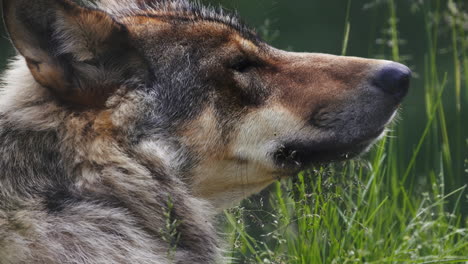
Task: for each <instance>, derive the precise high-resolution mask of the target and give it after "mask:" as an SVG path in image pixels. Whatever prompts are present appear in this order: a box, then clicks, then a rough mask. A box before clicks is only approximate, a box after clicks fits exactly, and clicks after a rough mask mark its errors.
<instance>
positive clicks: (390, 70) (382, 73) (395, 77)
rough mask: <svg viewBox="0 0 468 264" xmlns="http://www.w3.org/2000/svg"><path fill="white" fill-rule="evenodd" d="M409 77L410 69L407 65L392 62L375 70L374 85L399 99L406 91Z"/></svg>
mask: <svg viewBox="0 0 468 264" xmlns="http://www.w3.org/2000/svg"><path fill="white" fill-rule="evenodd" d="M410 79H411V70H410V69H409V68H408V67H406V66H405V65H403V64H400V63H396V62H392V63H390V64H388V65H386V66H385V67H384V68H382V69H381V70H379V72H377V74H376V76H375V78H374V85H375V86H377V87H378V88H379V89H381V90H383V91H384V92H385V93H387V94H390V95H392V96H394V97H395V98H396V99H398V100H401V99H403V97H405V96H406V94H407V93H408V89H409V84H410Z"/></svg>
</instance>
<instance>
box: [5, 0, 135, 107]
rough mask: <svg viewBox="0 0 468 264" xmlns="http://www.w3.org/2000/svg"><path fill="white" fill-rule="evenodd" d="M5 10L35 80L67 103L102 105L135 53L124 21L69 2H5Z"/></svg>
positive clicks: (46, 0) (49, 0)
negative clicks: (131, 47)
mask: <svg viewBox="0 0 468 264" xmlns="http://www.w3.org/2000/svg"><path fill="white" fill-rule="evenodd" d="M3 14H4V20H5V24H6V28H7V30H8V32H9V35H10V38H11V40H12V42H13V44H14V46H15V47H16V49H17V50H18V52H19V53H20V54H21V55H23V56H24V57H25V59H26V62H27V64H28V67H29V69H30V71H31V73H32V75H33V76H34V78H35V79H36V81H37V82H39V83H40V84H41V85H42V86H44V87H47V88H49V89H50V90H51V92H53V93H54V94H55V95H57V96H58V97H59V99H61V100H62V101H64V102H65V103H68V104H75V105H79V106H98V105H103V104H104V103H105V101H106V99H107V97H108V96H109V95H110V94H111V93H112V92H113V90H115V89H116V87H117V86H118V83H119V81H121V80H119V79H120V78H122V76H123V75H125V73H124V72H122V71H124V68H125V67H124V65H126V62H125V61H124V60H125V59H129V58H128V56H133V55H134V54H132V55H129V53H131V52H130V50H131V49H130V48H129V43H128V34H127V31H126V28H125V27H124V26H123V25H121V24H119V23H117V22H115V21H114V20H113V18H112V17H111V16H110V15H108V14H107V13H105V12H103V11H100V10H95V9H91V8H86V7H83V6H79V5H77V4H75V3H73V2H71V1H70V0H34V1H31V0H3ZM131 61H135V60H134V59H133V60H131Z"/></svg>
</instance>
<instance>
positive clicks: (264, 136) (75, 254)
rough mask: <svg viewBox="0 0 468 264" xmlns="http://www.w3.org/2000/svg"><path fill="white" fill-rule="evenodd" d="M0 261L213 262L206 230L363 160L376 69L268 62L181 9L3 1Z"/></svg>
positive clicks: (254, 47) (252, 45)
mask: <svg viewBox="0 0 468 264" xmlns="http://www.w3.org/2000/svg"><path fill="white" fill-rule="evenodd" d="M3 10H4V20H5V23H6V26H7V29H8V32H9V34H10V38H11V40H12V43H13V45H14V46H15V47H16V49H17V51H18V55H17V56H16V57H15V58H14V59H13V60H12V61H11V62H10V65H9V68H8V70H7V71H6V72H5V73H4V74H3V78H2V85H1V90H0V263H5V264H8V263H153V264H164V263H220V262H224V260H223V256H222V251H221V249H220V248H221V247H220V242H219V241H218V238H217V236H216V232H215V228H214V227H213V217H214V215H215V214H216V213H217V212H219V211H220V210H222V209H224V208H227V207H229V206H231V205H233V204H235V203H236V202H238V201H240V200H241V199H243V198H245V197H247V196H249V195H250V194H253V193H256V192H259V191H260V190H262V189H263V188H265V187H266V186H268V185H269V184H271V183H272V182H274V181H276V180H278V179H280V178H282V177H287V176H291V175H294V174H295V173H296V172H297V171H299V170H301V169H304V168H307V167H308V166H310V165H311V164H314V163H318V162H331V161H334V160H341V159H344V158H348V157H352V156H354V155H357V154H359V153H361V152H362V151H364V150H365V149H367V148H368V147H369V146H370V145H371V144H372V142H373V141H374V140H375V139H376V138H378V137H379V136H380V135H381V134H382V131H383V129H384V127H385V125H386V124H388V122H389V121H390V120H391V119H392V118H393V116H394V113H395V111H396V109H397V107H398V104H399V103H400V101H401V99H395V98H393V97H392V96H390V95H388V94H386V93H385V92H383V91H381V90H379V89H378V88H376V87H375V84H374V83H373V82H372V76H374V75H375V73H376V72H378V71H379V70H381V69H382V68H383V67H385V66H386V65H389V64H391V62H388V61H379V60H368V59H361V58H345V57H337V56H331V55H324V54H306V53H291V52H285V51H280V50H276V49H274V48H272V47H270V46H268V44H266V43H264V42H263V41H262V40H261V39H260V38H259V37H258V36H257V35H256V33H255V32H254V31H253V30H251V29H249V28H248V27H247V26H245V25H244V24H242V23H241V22H240V21H239V19H238V18H237V17H236V16H235V15H234V16H233V15H228V14H225V12H224V11H222V10H221V9H213V8H205V7H202V6H201V5H199V4H193V3H189V2H188V1H185V0H101V1H71V0H37V1H34V2H30V1H28V0H4V1H3Z"/></svg>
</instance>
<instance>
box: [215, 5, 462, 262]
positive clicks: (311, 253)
mask: <svg viewBox="0 0 468 264" xmlns="http://www.w3.org/2000/svg"><path fill="white" fill-rule="evenodd" d="M343 2H344V1H343ZM400 2H402V0H380V1H374V2H372V3H370V4H367V5H366V6H365V8H366V9H367V10H371V9H373V8H380V9H382V8H383V9H385V10H386V12H387V13H386V17H383V18H382V19H387V21H388V22H387V26H386V27H385V29H384V30H383V31H382V33H381V34H379V38H378V41H377V43H380V44H381V45H379V46H378V47H377V48H375V49H374V50H375V51H376V52H374V53H373V56H374V57H385V58H386V59H391V60H395V61H400V62H404V63H408V64H410V65H411V63H412V61H411V60H412V59H413V58H411V57H409V56H405V54H402V53H401V47H402V46H403V45H404V44H405V41H403V40H402V38H401V37H400V32H399V29H400V28H399V26H400V20H399V17H398V11H399V9H398V5H397V3H400ZM356 4H357V3H355V2H351V1H350V0H349V1H348V5H347V11H346V10H345V11H346V12H344V13H343V14H344V15H345V17H346V21H345V30H344V37H343V39H344V40H343V47H342V50H341V52H342V53H343V54H346V51H347V45H348V43H349V41H350V36H352V34H353V31H352V27H353V23H352V21H351V20H350V19H352V18H350V16H349V14H350V13H349V9H350V8H352V7H353V5H356ZM360 4H361V5H362V3H360ZM343 6H344V7H345V9H346V5H345V4H343ZM412 10H413V12H414V13H415V14H419V16H418V17H421V18H423V19H424V28H421V29H420V30H422V31H424V32H425V35H426V44H427V45H426V46H425V47H421V49H424V53H425V56H424V65H425V66H424V67H425V68H424V69H423V70H419V72H416V77H418V76H419V78H418V79H419V82H420V83H422V86H423V87H424V90H423V91H420V92H419V93H420V94H421V95H422V96H423V97H422V98H424V103H422V101H423V100H421V102H418V103H420V105H421V107H424V108H425V111H421V113H422V114H421V115H420V116H411V117H410V116H406V113H405V106H406V105H408V104H415V103H416V102H414V101H413V102H412V101H410V100H411V98H410V99H409V101H407V102H406V105H405V106H403V113H402V116H403V121H401V122H397V124H395V125H394V126H393V128H392V131H391V132H390V133H389V135H388V137H386V138H385V139H383V140H382V141H381V142H380V143H378V144H377V146H376V147H375V148H374V149H373V151H372V152H371V153H370V154H368V155H366V156H365V157H363V158H361V159H359V160H357V161H351V162H347V163H344V164H335V165H332V166H327V167H319V168H315V169H313V170H310V171H306V172H302V173H301V174H300V175H299V176H298V177H296V178H294V179H290V180H288V181H284V182H282V183H276V184H275V185H274V186H272V188H270V190H269V191H267V192H264V193H262V194H260V195H258V196H256V197H253V198H251V199H250V200H248V201H245V202H244V203H243V205H242V206H240V207H238V208H234V209H232V210H229V211H226V212H225V217H224V219H223V220H224V221H225V223H226V229H225V230H224V232H225V234H226V237H227V238H228V241H229V246H230V251H228V252H227V255H228V257H230V259H231V262H232V263H288V264H289V263H304V264H310V263H337V264H338V263H340V264H343V263H468V229H467V226H468V217H467V215H468V211H467V209H468V203H467V202H468V195H467V194H468V190H467V184H468V115H467V114H468V13H467V11H468V3H466V2H464V1H458V2H457V1H455V0H449V1H442V0H427V1H413V3H412ZM369 12H370V11H369ZM346 14H347V15H346ZM265 25H266V26H269V25H270V21H267V22H266V23H265ZM259 31H260V32H261V33H262V34H265V35H266V36H267V37H266V39H268V40H270V39H271V37H272V36H275V37H276V36H277V33H276V32H273V33H272V32H271V31H268V30H266V29H265V26H262V27H261V28H260V30H259ZM447 57H449V58H450V59H451V60H452V65H451V67H445V66H441V64H440V60H442V58H447ZM415 118H416V119H418V120H414V119H415ZM407 119H413V121H412V120H408V121H406V120H407ZM422 121H424V122H422ZM418 122H419V123H418ZM413 124H422V126H421V127H419V126H416V125H413ZM411 133H417V138H411V137H409V136H408V135H409V134H411Z"/></svg>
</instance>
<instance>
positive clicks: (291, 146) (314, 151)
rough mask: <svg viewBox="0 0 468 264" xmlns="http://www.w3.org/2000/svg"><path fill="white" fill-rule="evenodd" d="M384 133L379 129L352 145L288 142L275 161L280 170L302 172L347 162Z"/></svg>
mask: <svg viewBox="0 0 468 264" xmlns="http://www.w3.org/2000/svg"><path fill="white" fill-rule="evenodd" d="M384 131H385V128H381V129H378V130H377V131H376V132H374V133H371V134H368V135H366V136H365V137H361V138H360V139H356V140H353V141H352V142H350V143H340V142H339V140H336V139H335V140H329V141H327V142H308V141H304V140H291V141H287V142H285V143H283V144H281V145H280V147H278V148H277V150H276V151H275V152H274V153H273V159H274V162H275V164H276V165H277V166H278V167H279V168H281V169H282V170H287V171H300V170H303V169H307V168H309V167H312V166H314V165H319V164H325V163H330V162H339V161H345V160H348V159H352V158H354V157H357V156H359V155H361V154H362V153H364V152H366V151H367V150H368V149H369V147H370V146H371V145H372V144H373V143H374V142H375V140H376V139H378V138H379V137H380V136H381V135H382V134H384Z"/></svg>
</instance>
